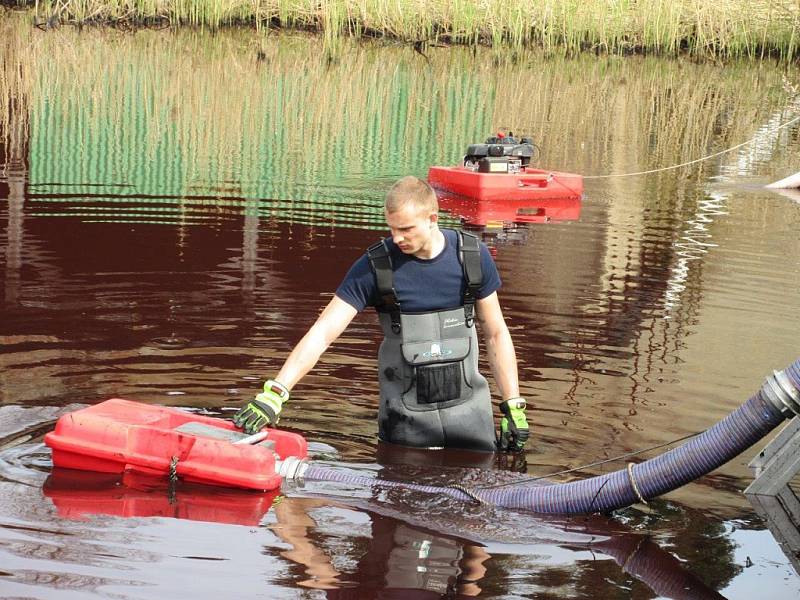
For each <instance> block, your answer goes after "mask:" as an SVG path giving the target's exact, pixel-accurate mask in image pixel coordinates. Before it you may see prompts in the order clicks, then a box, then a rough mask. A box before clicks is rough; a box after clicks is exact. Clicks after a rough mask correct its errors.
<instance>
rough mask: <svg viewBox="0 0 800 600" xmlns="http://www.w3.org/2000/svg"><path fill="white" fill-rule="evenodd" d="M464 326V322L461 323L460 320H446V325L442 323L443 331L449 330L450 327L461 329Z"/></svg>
mask: <svg viewBox="0 0 800 600" xmlns="http://www.w3.org/2000/svg"><path fill="white" fill-rule="evenodd" d="M463 324H464V321H459V320H458V319H445V320H444V323H442V329H447V328H449V327H459V326H461V325H463Z"/></svg>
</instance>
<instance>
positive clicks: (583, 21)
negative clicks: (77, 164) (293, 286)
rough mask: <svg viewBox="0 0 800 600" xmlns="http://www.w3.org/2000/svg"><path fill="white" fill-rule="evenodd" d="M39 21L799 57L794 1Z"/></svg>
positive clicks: (493, 2)
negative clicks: (247, 28)
mask: <svg viewBox="0 0 800 600" xmlns="http://www.w3.org/2000/svg"><path fill="white" fill-rule="evenodd" d="M21 2H22V3H23V4H29V5H35V10H36V18H37V20H38V23H39V24H40V25H42V26H44V27H53V26H56V25H57V24H59V23H65V22H70V23H100V24H115V25H120V24H125V25H133V26H141V25H152V24H163V25H194V26H203V27H211V28H218V27H222V26H229V25H240V24H248V25H251V26H255V27H257V28H260V27H263V26H268V27H282V28H295V29H307V30H315V31H320V32H322V33H323V36H324V38H323V41H324V49H325V50H326V51H328V52H333V51H335V50H336V49H337V48H338V47H339V45H340V40H341V38H342V37H347V36H354V37H360V36H364V35H369V36H379V37H383V36H385V37H388V38H392V39H396V40H400V41H404V42H409V43H415V44H417V47H418V49H421V50H422V51H424V49H425V44H429V43H452V44H467V45H491V46H493V47H497V48H503V49H510V50H521V49H523V48H540V49H543V50H545V51H546V52H548V53H552V54H564V55H574V54H577V53H579V52H583V51H593V52H603V53H609V54H625V53H642V54H657V55H665V56H677V55H679V54H689V55H691V56H694V57H698V58H711V59H729V58H742V57H748V58H764V57H776V58H779V59H781V60H786V61H793V60H796V59H797V57H798V41H800V40H799V39H798V38H800V3H798V2H797V0H713V1H708V2H698V1H697V0H595V1H593V2H592V1H586V0H530V1H525V2H521V1H511V2H506V1H501V0H369V1H367V0H33V1H32V0H21Z"/></svg>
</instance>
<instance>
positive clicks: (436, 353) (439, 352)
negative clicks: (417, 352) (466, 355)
mask: <svg viewBox="0 0 800 600" xmlns="http://www.w3.org/2000/svg"><path fill="white" fill-rule="evenodd" d="M452 353H453V351H452V350H449V349H447V348H442V346H441V344H437V343H436V342H433V343H432V344H431V349H430V350H429V351H428V352H423V353H422V357H423V358H442V357H443V356H450V355H451V354H452Z"/></svg>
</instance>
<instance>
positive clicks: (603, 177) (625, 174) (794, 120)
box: [584, 115, 800, 179]
mask: <svg viewBox="0 0 800 600" xmlns="http://www.w3.org/2000/svg"><path fill="white" fill-rule="evenodd" d="M797 121H800V115H798V116H796V117H795V118H794V119H791V120H789V121H787V122H786V123H784V124H783V125H779V126H778V127H775V128H774V129H770V130H767V131H765V132H761V133H759V134H758V135H757V136H755V137H753V138H752V139H749V140H747V141H746V142H742V143H741V144H736V145H735V146H731V147H730V148H726V149H725V150H720V151H719V152H715V153H714V154H709V155H708V156H703V157H702V158H695V159H694V160H690V161H688V162H685V163H681V164H679V165H671V166H669V167H661V168H659V169H649V170H647V171H636V172H635V173H620V174H611V175H586V176H584V179H607V178H609V177H633V176H634V175H649V174H650V173H660V172H661V171H669V170H670V169H680V168H681V167H687V166H689V165H693V164H695V163H699V162H703V161H704V160H708V159H709V158H714V157H716V156H721V155H723V154H726V153H728V152H730V151H731V150H736V149H737V148H741V147H742V146H747V145H748V144H752V143H753V142H754V141H755V140H756V139H758V138H759V137H761V136H763V135H764V134H766V133H774V132H776V131H780V130H781V129H783V128H785V127H788V126H789V125H791V124H792V123H796V122H797Z"/></svg>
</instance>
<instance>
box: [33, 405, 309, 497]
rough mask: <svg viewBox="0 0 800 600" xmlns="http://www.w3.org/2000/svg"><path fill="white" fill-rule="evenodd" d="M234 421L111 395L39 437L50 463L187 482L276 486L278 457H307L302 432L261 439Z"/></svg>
mask: <svg viewBox="0 0 800 600" xmlns="http://www.w3.org/2000/svg"><path fill="white" fill-rule="evenodd" d="M245 437H247V436H245V435H244V434H243V433H242V432H241V431H239V430H238V429H237V428H236V427H235V426H234V425H233V424H232V423H230V422H228V421H225V420H222V419H215V418H212V417H205V416H201V415H196V414H192V413H190V412H186V411H182V410H178V409H174V408H166V407H163V406H151V405H149V404H142V403H139V402H131V401H130V400H122V399H119V398H113V399H111V400H106V401H105V402H101V403H100V404H97V405H94V406H90V407H88V408H84V409H81V410H78V411H75V412H72V413H69V414H66V415H64V416H62V417H61V418H60V419H59V420H58V423H56V428H55V430H54V431H52V432H50V433H48V434H47V435H46V436H45V438H44V442H45V444H47V445H48V446H49V447H50V448H52V450H53V465H54V466H55V467H64V468H69V469H79V470H83V471H99V472H102V473H123V472H127V471H133V472H139V473H143V474H149V475H162V476H167V475H169V474H170V472H171V471H172V470H173V469H174V472H175V474H176V475H177V476H178V477H180V478H181V479H183V480H185V481H189V482H196V483H204V484H211V485H221V486H228V487H237V488H246V489H254V490H273V489H276V488H278V487H280V484H281V477H280V475H278V474H277V473H276V472H275V460H276V457H277V458H279V459H281V460H283V459H286V458H288V457H296V458H301V459H302V458H305V457H306V456H307V453H308V446H307V444H306V440H305V439H304V438H303V437H302V436H300V435H298V434H296V433H291V432H288V431H281V430H278V429H269V430H268V432H267V437H266V439H265V440H264V441H261V442H259V443H258V444H255V445H249V444H236V443H234V442H235V441H238V440H240V439H243V438H245Z"/></svg>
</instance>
